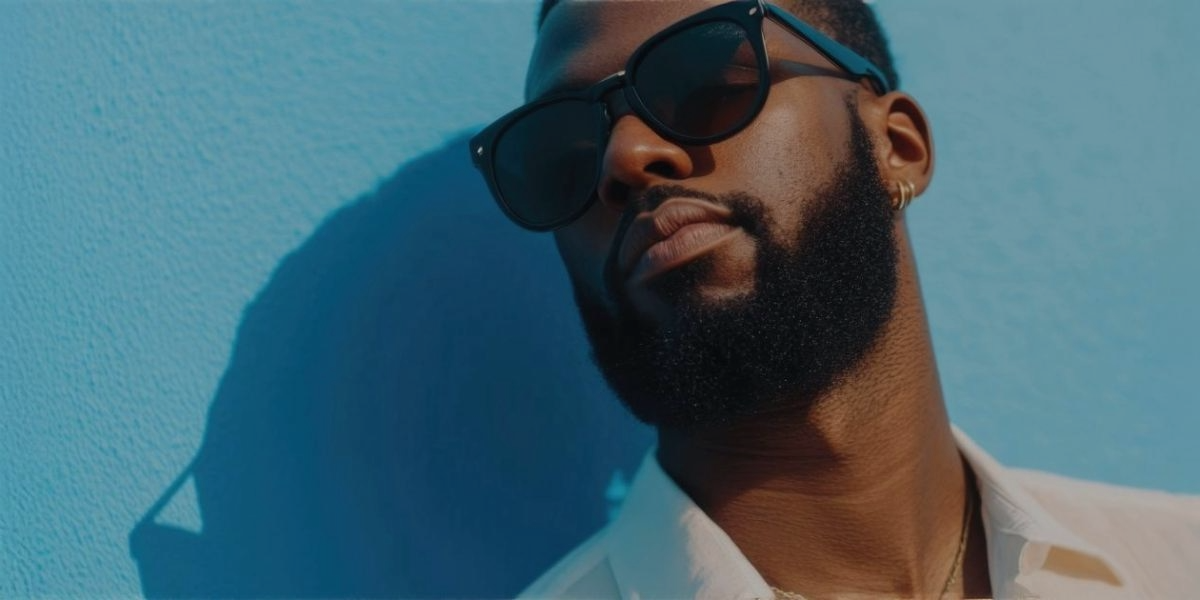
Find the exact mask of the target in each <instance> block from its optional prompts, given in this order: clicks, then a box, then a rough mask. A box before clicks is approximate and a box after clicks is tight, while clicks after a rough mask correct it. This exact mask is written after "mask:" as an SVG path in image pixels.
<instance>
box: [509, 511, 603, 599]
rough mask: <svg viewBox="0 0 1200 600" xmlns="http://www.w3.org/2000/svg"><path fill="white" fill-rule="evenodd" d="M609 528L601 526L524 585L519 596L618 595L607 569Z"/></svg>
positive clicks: (589, 596)
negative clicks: (527, 585) (527, 584)
mask: <svg viewBox="0 0 1200 600" xmlns="http://www.w3.org/2000/svg"><path fill="white" fill-rule="evenodd" d="M609 531H610V527H605V528H604V529H601V530H600V531H598V532H597V533H595V534H594V535H592V537H590V538H588V540H587V541H585V542H583V543H582V544H580V545H579V546H578V547H576V548H575V549H574V550H572V551H571V552H570V553H568V554H567V555H566V556H564V557H563V558H562V559H561V560H559V561H558V562H557V563H555V565H554V566H553V567H551V568H550V570H548V571H546V572H545V573H544V574H543V575H542V576H541V577H539V578H538V579H537V580H536V581H534V582H533V583H532V584H530V585H529V587H527V588H525V591H523V592H521V595H520V596H519V597H520V598H620V597H621V595H620V591H619V589H618V588H617V583H616V579H615V578H614V577H613V574H612V570H611V569H610V568H609V563H608V556H609V539H608V538H609Z"/></svg>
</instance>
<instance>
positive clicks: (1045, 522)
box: [609, 427, 1128, 600]
mask: <svg viewBox="0 0 1200 600" xmlns="http://www.w3.org/2000/svg"><path fill="white" fill-rule="evenodd" d="M953 429H954V437H955V440H956V441H957V443H958V448H959V451H960V453H961V454H962V456H963V457H964V458H965V459H966V460H967V462H968V464H970V465H971V468H972V470H973V471H974V473H975V477H976V481H977V483H978V487H979V494H980V498H981V499H982V509H981V510H982V517H983V522H984V528H985V530H986V532H987V537H988V563H989V565H988V566H989V569H990V570H991V579H992V591H993V593H994V594H995V596H996V597H998V598H999V597H1013V596H1023V595H1026V594H1028V590H1027V589H1025V588H1024V587H1022V586H1021V578H1022V576H1026V575H1029V574H1031V573H1033V572H1035V571H1037V570H1040V569H1042V568H1043V567H1044V566H1045V565H1046V564H1047V561H1048V560H1050V559H1051V557H1052V555H1053V554H1054V553H1056V552H1058V553H1060V554H1059V555H1056V556H1055V557H1054V560H1056V561H1057V562H1059V563H1062V562H1063V561H1064V560H1065V561H1067V562H1068V563H1069V564H1071V565H1074V567H1075V568H1076V569H1077V571H1078V572H1079V573H1081V574H1083V575H1085V576H1087V575H1090V576H1093V577H1098V578H1101V579H1104V580H1108V581H1109V582H1111V583H1115V584H1119V583H1120V582H1121V581H1128V579H1127V578H1126V577H1125V576H1124V575H1123V574H1122V573H1121V572H1120V571H1119V569H1118V567H1116V563H1115V562H1114V561H1112V560H1111V559H1110V558H1109V557H1108V556H1107V555H1105V554H1104V553H1103V552H1101V551H1100V550H1098V549H1097V548H1095V547H1094V546H1092V545H1090V544H1087V543H1086V542H1084V541H1083V540H1081V539H1080V538H1079V537H1078V536H1076V535H1075V534H1074V533H1072V532H1071V531H1070V530H1068V529H1067V528H1066V527H1065V526H1063V525H1062V524H1061V523H1060V522H1058V521H1057V520H1056V519H1054V518H1053V517H1052V516H1051V515H1050V514H1049V513H1047V512H1046V511H1045V509H1043V508H1042V506H1041V505H1040V504H1038V502H1037V501H1036V500H1035V499H1034V498H1033V497H1032V496H1031V495H1030V494H1029V493H1028V492H1026V491H1025V490H1024V489H1023V488H1022V487H1020V486H1019V485H1017V483H1016V482H1014V481H1012V476H1011V475H1010V474H1008V473H1007V472H1006V470H1005V469H1004V467H1002V466H1001V465H1000V464H999V463H998V462H996V460H995V459H993V458H992V457H991V456H989V455H988V454H987V453H986V452H984V451H983V450H982V449H981V448H979V446H977V445H976V444H975V443H974V442H973V441H971V439H970V438H968V437H967V435H966V434H965V433H963V432H962V431H961V430H959V429H958V428H957V427H954V428H953ZM656 450H657V448H651V449H650V451H649V452H648V453H647V454H646V457H645V458H644V459H643V460H642V465H641V468H640V469H639V470H638V474H637V476H636V477H635V478H634V480H633V483H632V484H631V485H630V488H629V492H628V494H627V496H626V497H625V500H624V502H623V505H622V508H621V513H620V515H619V516H618V517H617V518H616V520H614V521H613V523H612V525H611V529H610V534H609V540H610V541H611V543H612V546H611V548H612V552H611V553H610V555H609V564H610V566H611V568H612V572H613V576H614V578H615V579H616V582H617V586H618V587H619V589H620V591H621V597H622V598H624V599H625V600H641V599H643V598H670V597H687V598H696V599H698V600H717V599H720V600H728V599H731V598H732V599H737V600H749V599H751V598H772V597H774V594H773V592H772V591H771V588H770V586H769V585H768V584H767V582H766V581H765V580H763V578H762V576H761V575H759V573H758V571H757V570H755V568H754V567H753V565H751V564H750V561H749V560H747V559H746V557H745V556H744V555H743V554H742V552H741V551H740V550H738V548H737V546H736V545H735V544H734V543H733V540H732V539H730V538H729V536H728V535H727V534H726V533H725V532H724V531H723V530H721V528H720V527H718V526H717V524H716V523H714V522H713V521H712V520H711V519H710V518H709V517H708V515H706V514H705V513H704V511H702V510H701V509H700V507H698V506H696V504H695V503H694V502H692V500H691V498H690V497H688V495H687V494H685V493H684V492H683V490H681V489H680V488H679V486H678V485H676V484H675V482H674V481H673V480H672V479H671V478H670V477H669V476H668V475H667V474H666V473H665V472H664V471H663V470H662V467H661V466H660V465H659V464H658V460H657V459H656V458H655V452H656Z"/></svg>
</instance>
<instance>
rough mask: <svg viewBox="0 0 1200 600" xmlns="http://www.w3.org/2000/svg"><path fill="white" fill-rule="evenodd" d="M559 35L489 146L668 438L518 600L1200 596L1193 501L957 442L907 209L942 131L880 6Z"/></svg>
mask: <svg viewBox="0 0 1200 600" xmlns="http://www.w3.org/2000/svg"><path fill="white" fill-rule="evenodd" d="M797 17H798V18H797ZM542 19H543V21H542V22H541V25H540V30H539V36H538V40H537V45H536V47H535V49H534V53H533V57H532V60H531V64H530V69H529V74H528V79H527V82H526V95H527V98H529V99H530V103H529V104H526V105H525V106H523V107H521V108H520V109H518V110H516V111H514V112H513V113H510V114H509V115H506V116H505V117H503V118H501V119H500V120H499V121H497V122H496V123H495V124H493V125H492V126H490V127H488V128H487V129H485V130H484V131H483V132H482V133H480V134H479V135H478V136H477V137H476V138H475V139H473V140H472V142H471V152H472V156H473V157H474V159H475V161H476V165H477V166H478V167H479V168H480V169H481V171H482V172H483V174H484V176H485V178H486V179H487V181H488V184H489V186H490V188H491V190H492V192H493V194H494V195H495V196H496V199H497V201H498V202H499V204H500V206H501V208H502V209H503V210H504V211H505V212H506V214H508V215H509V216H510V217H511V218H512V219H513V220H514V221H515V222H517V223H518V224H520V225H522V226H524V227H526V228H529V229H532V230H535V231H553V232H554V237H555V241H556V243H557V245H558V249H559V252H560V254H561V256H562V259H563V262H564V264H565V266H566V268H567V272H568V273H569V275H570V278H571V281H572V284H573V286H574V291H575V296H576V301H577V304H578V306H579V309H580V313H581V315H582V317H583V322H584V325H585V328H586V330H587V332H588V336H589V339H590V341H591V344H592V347H593V351H594V356H595V359H596V362H597V364H598V365H599V366H600V368H601V371H602V372H603V373H604V375H605V377H606V379H607V380H608V382H609V384H610V385H611V387H612V388H613V389H614V390H615V391H616V393H617V395H618V396H619V397H620V398H621V400H622V401H623V402H624V403H625V404H626V405H627V406H628V407H629V408H630V410H632V411H633V413H634V414H635V415H637V416H638V418H640V419H642V420H643V421H645V422H647V423H649V424H651V425H653V426H655V427H656V428H657V430H658V444H657V447H656V448H655V450H654V451H653V452H651V453H650V455H648V456H647V457H646V459H645V461H644V462H643V465H642V468H641V470H640V472H639V473H638V475H637V477H636V478H635V480H634V482H633V484H632V486H631V489H630V491H629V494H628V496H627V498H626V500H625V505H624V507H623V509H622V512H621V514H620V515H619V516H618V517H617V519H616V520H615V521H614V522H613V523H612V524H610V525H609V526H608V527H607V528H606V529H604V530H603V531H601V532H600V533H598V534H597V535H596V536H594V537H593V538H592V539H591V540H589V541H587V542H586V543H585V544H583V545H582V546H581V547H580V548H578V549H577V550H576V551H574V552H573V553H571V554H570V555H569V556H567V557H566V558H564V559H563V560H562V561H561V562H560V563H559V564H558V565H557V566H555V567H554V568H553V569H551V570H550V571H549V572H548V573H546V574H545V575H544V576H543V577H542V578H541V579H540V580H539V581H537V582H536V583H534V584H533V585H532V586H531V587H530V588H529V589H528V590H526V595H527V596H530V597H580V598H583V597H587V598H690V597H695V598H714V599H715V598H771V597H776V598H800V597H804V598H810V599H816V598H850V597H871V598H874V597H905V598H908V597H918V598H990V597H996V598H1014V597H1022V598H1023V597H1043V598H1110V597H1111V598H1117V597H1134V598H1139V597H1163V598H1182V597H1192V596H1196V595H1200V569H1197V568H1196V567H1197V566H1200V499H1196V498H1187V497H1181V496H1173V495H1169V494H1165V493H1157V492H1146V491H1136V490H1130V489H1125V488H1120V487H1116V486H1110V485H1103V484H1096V483H1088V482H1082V481H1075V480H1069V479H1065V478H1061V477H1056V476H1052V475H1047V474H1042V473H1034V472H1024V471H1015V470H1011V469H1006V468H1004V467H1002V466H1000V465H999V464H997V463H996V461H995V460H993V459H992V458H990V457H989V456H988V455H987V454H985V453H984V452H983V451H982V450H981V449H979V448H978V447H977V446H975V445H974V444H973V443H972V442H971V441H970V440H969V439H968V438H967V437H966V435H964V434H963V433H961V432H960V431H958V430H956V429H954V428H953V427H952V426H951V424H950V422H949V419H948V417H947V414H946V410H945V406H944V402H943V398H942V394H941V388H940V385H939V382H938V376H937V369H936V364H935V360H934V354H933V350H932V345H931V342H930V335H929V330H928V325H927V322H926V317H925V312H924V308H923V305H922V301H921V295H920V288H919V285H918V281H917V273H916V265H915V262H914V259H913V253H912V248H911V245H910V241H909V239H908V233H907V229H906V227H905V221H904V214H905V213H904V210H905V208H906V206H907V205H908V204H909V203H910V202H911V201H912V200H913V199H914V198H915V197H916V196H918V195H919V194H920V193H921V192H923V191H924V190H925V189H926V187H927V186H928V185H929V182H930V179H931V176H932V173H933V166H934V158H933V148H932V142H931V136H930V128H929V125H928V122H927V120H926V117H925V115H924V114H923V112H922V110H921V108H920V107H919V105H918V104H917V102H916V101H915V100H914V99H913V98H912V97H910V96H908V95H907V94H905V93H904V92H902V91H898V90H897V87H898V77H897V75H896V73H895V70H894V67H893V66H892V61H891V58H890V53H889V51H888V48H887V44H886V41H885V38H884V35H883V33H882V31H881V30H880V28H879V25H878V23H877V22H876V20H875V18H874V15H873V14H872V12H871V11H870V9H869V7H867V6H865V5H863V4H862V3H861V2H859V1H858V0H836V1H832V0H830V1H821V0H803V1H799V2H791V3H789V5H788V6H787V7H786V8H785V7H779V6H771V5H768V4H765V3H760V2H755V1H737V2H732V3H720V2H707V1H701V0H693V1H670V2H662V1H660V2H577V1H563V2H554V1H552V0H548V1H547V2H545V4H544V6H543V11H542Z"/></svg>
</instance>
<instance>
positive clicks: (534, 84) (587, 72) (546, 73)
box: [525, 0, 727, 98]
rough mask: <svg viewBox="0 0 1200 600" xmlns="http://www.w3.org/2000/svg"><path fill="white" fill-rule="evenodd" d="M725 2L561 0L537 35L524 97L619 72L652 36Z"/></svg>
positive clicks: (715, 0) (719, 0)
mask: <svg viewBox="0 0 1200 600" xmlns="http://www.w3.org/2000/svg"><path fill="white" fill-rule="evenodd" d="M725 1H727V0H561V2H559V4H558V5H557V6H555V7H554V9H553V10H551V11H550V14H549V15H548V16H547V17H546V22H545V23H543V24H542V28H541V31H540V32H539V33H538V39H537V44H536V45H535V46H534V49H533V56H532V58H531V59H530V62H529V74H528V76H527V78H526V82H525V92H526V94H525V95H526V97H527V98H533V97H536V96H539V95H542V94H543V93H545V92H546V91H547V90H550V89H552V88H562V87H571V88H576V87H583V86H585V85H587V84H588V83H592V82H595V81H597V80H599V79H601V78H603V77H605V76H607V75H610V74H612V73H614V72H616V71H619V70H621V68H623V67H624V65H625V61H626V59H628V58H629V55H630V54H632V53H633V51H634V49H636V48H637V47H638V46H639V45H641V43H642V42H644V41H646V39H647V38H649V37H650V36H652V35H654V34H655V33H658V32H659V31H661V30H663V29H665V28H667V27H668V26H669V25H671V24H672V23H675V22H676V21H679V20H681V19H684V18H686V17H689V16H691V15H694V14H696V13H698V12H700V11H702V10H704V9H705V8H708V7H711V6H716V5H718V4H723V3H724V2H725Z"/></svg>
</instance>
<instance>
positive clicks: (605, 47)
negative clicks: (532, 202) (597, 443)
mask: <svg viewBox="0 0 1200 600" xmlns="http://www.w3.org/2000/svg"><path fill="white" fill-rule="evenodd" d="M716 3H717V2H701V1H689V2H565V3H563V4H561V5H560V6H558V7H556V8H555V9H554V10H553V11H551V13H550V15H549V17H548V18H547V20H546V22H545V24H544V25H543V28H542V31H541V33H540V35H539V39H538V44H537V47H536V48H535V50H534V55H533V59H532V61H531V65H530V73H529V79H528V82H527V90H528V95H529V96H530V97H536V96H540V95H542V94H544V93H546V92H548V91H551V90H560V89H564V88H580V87H585V86H586V85H588V84H591V83H594V82H595V81H598V80H600V79H601V78H603V77H605V76H607V75H610V74H611V73H614V72H616V71H618V70H620V69H621V68H623V67H624V64H625V61H626V60H627V59H628V57H629V55H630V54H631V53H632V52H633V50H634V49H635V48H636V47H637V46H638V45H640V44H641V43H642V42H643V41H645V40H646V39H647V38H648V37H650V36H652V35H653V34H654V33H656V32H658V31H660V30H661V29H663V28H665V27H667V26H668V25H670V24H671V23H674V22H675V21H678V20H680V19H682V18H684V17H686V16H689V15H691V14H694V13H695V12H698V11H699V10H702V9H703V8H705V6H707V5H710V4H716ZM764 28H765V31H766V39H767V48H768V52H769V54H770V55H771V57H772V60H777V59H779V58H787V59H790V60H793V61H797V62H802V63H807V64H812V65H818V66H823V67H832V65H831V64H830V63H829V62H828V61H826V60H825V59H824V58H823V57H821V56H820V55H819V54H818V53H817V52H816V51H814V50H813V49H811V48H810V47H809V46H808V45H807V44H805V43H804V42H802V41H801V40H799V39H797V38H795V37H794V36H792V35H790V34H788V33H787V32H785V31H784V30H783V29H782V28H780V27H778V26H777V25H775V24H774V23H773V22H770V21H768V22H767V23H766V25H765V26H764ZM864 89H866V88H865V87H863V86H859V85H857V84H855V83H853V82H847V81H844V80H840V79H835V78H829V77H792V78H780V79H778V80H777V81H776V82H775V83H774V85H772V87H771V91H770V95H769V97H768V101H767V103H766V105H765V106H764V108H763V110H762V112H761V113H760V114H759V115H758V117H757V118H756V119H755V121H754V122H753V123H751V124H750V125H749V126H748V127H746V128H745V129H744V130H742V131H741V132H739V133H738V134H737V135H735V136H733V137H731V138H729V139H727V140H724V141H722V142H719V143H716V144H711V145H706V146H685V145H681V144H678V143H675V142H672V141H670V140H667V139H664V138H663V137H661V136H659V135H658V134H656V133H654V132H653V131H652V130H651V129H650V128H649V127H648V126H646V124H645V123H643V122H641V121H640V120H638V118H637V117H636V116H634V115H625V116H622V117H620V118H618V119H617V120H616V122H615V123H614V125H613V129H612V136H611V139H610V141H609V143H608V146H607V149H606V152H605V155H604V160H603V164H602V173H601V180H600V183H599V188H598V190H597V193H598V195H599V201H598V202H596V203H595V204H594V205H593V206H592V208H591V209H590V210H589V212H588V213H586V214H585V215H584V216H583V217H582V218H581V219H579V220H578V221H576V222H574V223H572V224H571V225H569V226H567V227H565V228H563V229H560V230H558V231H557V232H556V234H555V240H556V242H557V245H558V248H559V252H560V254H561V255H562V258H563V262H564V264H565V265H566V267H567V272H568V274H569V275H570V278H571V281H572V284H573V286H574V288H575V295H576V300H577V303H578V304H579V308H580V311H581V315H582V317H583V320H584V324H585V327H586V328H587V330H588V334H589V338H590V340H591V342H592V345H593V350H594V353H595V357H596V360H597V363H598V364H599V366H600V367H601V370H602V371H603V372H604V374H605V376H606V377H607V379H608V381H609V383H610V385H612V386H613V388H614V390H615V391H616V392H617V394H618V395H619V396H620V397H621V399H622V400H623V401H624V402H625V403H626V404H627V405H629V407H630V408H631V409H632V410H633V412H634V413H635V414H636V415H637V416H638V417H639V418H641V419H643V420H644V421H647V422H649V423H652V424H656V425H662V426H668V427H688V426H694V425H703V424H711V423H722V422H729V421H732V420H736V419H738V418H741V417H745V416H749V415H753V414H759V413H762V412H766V411H773V410H781V409H787V408H790V407H795V406H805V405H806V403H807V402H809V401H810V400H811V399H812V398H813V397H815V396H816V395H817V394H819V393H820V392H821V391H822V390H824V389H825V388H827V387H828V386H829V385H830V384H831V383H833V382H835V381H836V380H837V378H838V377H839V376H841V375H842V374H844V373H845V371H846V370H848V369H849V368H850V367H852V366H853V364H854V363H856V362H857V361H858V360H859V359H861V358H862V356H863V355H864V354H865V353H866V352H867V351H868V350H869V348H870V346H871V344H872V343H873V342H874V340H875V339H876V338H877V336H878V332H879V330H880V329H881V328H882V326H883V324H884V323H885V322H886V321H887V318H888V316H889V314H890V310H891V306H892V302H893V298H894V295H895V264H896V257H895V243H894V240H893V224H892V216H891V212H890V210H889V209H888V194H887V191H886V189H885V188H884V186H883V183H882V182H881V181H880V177H879V171H878V168H877V166H876V162H875V161H876V158H875V156H874V153H873V150H872V144H871V141H870V136H869V134H868V132H867V131H866V130H865V129H864V127H863V125H862V122H861V121H860V120H859V118H858V115H857V112H856V109H855V106H856V105H857V104H856V98H857V97H858V95H859V94H860V93H862V90H864ZM696 212H700V213H703V214H704V215H705V216H703V217H702V218H700V219H699V221H696V219H697V218H696V217H695V216H694V213H696ZM679 220H682V221H687V222H689V223H690V225H689V226H687V227H682V228H679V227H676V226H675V223H674V222H675V221H679ZM647 246H649V247H647Z"/></svg>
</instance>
